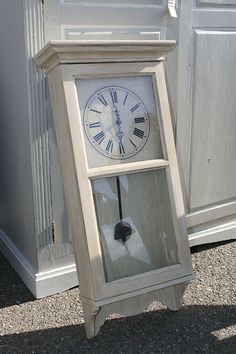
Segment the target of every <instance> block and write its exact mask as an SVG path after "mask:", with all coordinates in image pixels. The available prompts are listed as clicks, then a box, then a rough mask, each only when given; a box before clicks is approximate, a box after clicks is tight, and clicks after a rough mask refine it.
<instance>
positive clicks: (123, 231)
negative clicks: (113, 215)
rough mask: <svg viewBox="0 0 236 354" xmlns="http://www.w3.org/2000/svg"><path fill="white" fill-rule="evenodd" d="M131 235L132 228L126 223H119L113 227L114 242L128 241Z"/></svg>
mask: <svg viewBox="0 0 236 354" xmlns="http://www.w3.org/2000/svg"><path fill="white" fill-rule="evenodd" d="M131 234H132V227H131V226H130V224H129V223H128V222H126V221H120V222H118V223H117V224H116V226H115V235H114V239H115V240H117V241H118V240H122V242H123V243H125V242H126V241H128V239H129V238H130V236H131Z"/></svg>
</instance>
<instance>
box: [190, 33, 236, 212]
mask: <svg viewBox="0 0 236 354" xmlns="http://www.w3.org/2000/svg"><path fill="white" fill-rule="evenodd" d="M195 36H196V38H195V55H194V73H193V75H194V78H195V79H194V90H193V128H192V150H191V169H190V174H191V180H190V198H189V203H190V209H191V210H192V209H195V208H200V207H201V208H202V207H204V206H207V205H210V204H215V203H223V202H224V201H227V200H230V199H232V198H235V197H236V188H235V180H236V154H235V151H236V134H235V132H236V120H235V112H236V100H235V97H234V94H232V93H233V92H236V73H235V72H234V70H232V68H234V67H235V65H236V32H233V31H232V32H227V31H216V30H212V31H211V30H208V31H205V30H197V31H196V34H195Z"/></svg>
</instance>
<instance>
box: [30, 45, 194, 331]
mask: <svg viewBox="0 0 236 354" xmlns="http://www.w3.org/2000/svg"><path fill="white" fill-rule="evenodd" d="M116 44H117V45H116V46H115V45H114V46H112V50H114V53H117V52H120V53H119V54H121V53H122V52H124V46H123V44H122V43H121V42H117V43H116ZM140 44H141V45H140V48H139V47H138V46H137V47H136V46H134V47H132V43H130V45H131V47H132V48H134V51H139V53H138V56H139V57H140V58H141V57H143V62H141V63H136V62H134V63H130V58H126V57H125V59H126V61H127V62H126V63H124V60H125V59H123V60H121V62H120V63H119V64H118V63H117V61H116V60H114V61H115V63H114V64H107V63H103V64H100V65H96V64H91V65H89V64H88V65H86V66H84V65H83V64H77V65H68V64H67V65H58V66H57V67H56V68H54V69H53V70H51V71H50V72H49V74H48V78H49V85H50V92H51V99H52V109H53V113H54V121H55V126H56V133H57V142H58V147H59V157H60V161H61V166H62V172H63V178H64V188H65V195H66V201H67V207H68V211H69V217H70V219H69V220H70V225H71V228H72V235H73V240H74V246H75V252H76V261H77V266H78V275H79V282H80V289H81V297H82V302H83V305H84V311H85V319H86V327H87V329H88V328H89V327H90V326H91V324H92V323H94V318H95V317H96V316H97V311H96V308H97V305H98V302H99V304H100V305H99V306H101V307H103V306H104V301H105V303H106V304H109V303H115V302H116V301H118V298H119V296H122V297H123V298H122V300H125V298H126V294H127V293H129V296H128V297H132V296H136V294H137V293H136V292H138V294H137V295H140V294H143V293H145V292H150V291H151V289H152V290H157V289H158V288H159V289H160V288H165V287H168V286H169V285H170V284H172V285H173V284H174V288H173V289H172V290H173V291H174V293H175V292H176V294H177V292H178V290H177V288H176V287H175V286H177V284H181V283H185V281H186V279H189V278H190V277H191V273H192V270H191V261H190V253H189V248H188V242H187V237H186V225H185V223H184V207H183V200H182V196H181V189H180V180H179V173H178V165H177V158H176V153H175V147H174V139H173V133H172V128H171V118H170V109H169V105H168V97H167V92H166V86H165V76H164V68H163V65H162V63H160V60H163V59H160V58H156V56H154V57H153V60H152V62H151V63H148V62H146V61H145V59H147V58H149V55H150V54H149V52H147V51H146V49H145V43H144V42H141V43H140ZM149 44H150V43H149ZM163 44H164V43H163V42H161V43H160V46H161V47H162V48H163ZM166 44H168V43H166ZM169 44H171V42H169ZM52 45H53V44H52ZM55 45H56V46H57V43H55ZM63 45H65V46H66V43H64V44H63ZM71 45H72V43H68V48H69V49H70V52H71ZM106 45H108V46H109V47H110V43H107V42H106V43H103V44H102V47H104V46H106ZM153 45H155V44H154V43H153ZM158 45H159V42H158V41H157V42H156V47H157V48H158ZM73 46H74V54H75V53H76V52H77V55H78V58H80V56H81V55H82V54H83V53H81V48H80V43H74V44H73ZM165 47H168V46H165ZM77 49H78V50H77ZM88 49H89V47H88ZM91 50H94V46H93V43H92V46H91ZM48 51H49V47H48V46H47V47H46V48H45V53H41V54H40V55H39V56H37V57H36V58H35V60H36V61H37V60H38V62H39V63H40V64H41V65H43V66H44V67H45V68H48V63H47V60H50V56H47V53H48ZM70 52H69V53H68V55H70ZM65 53H66V52H65V51H64V54H63V60H62V62H63V63H64V58H65ZM114 53H113V54H114ZM124 53H125V52H124ZM103 55H104V59H102V58H101V59H100V61H101V62H106V59H107V55H109V56H110V53H108V52H107V51H106V50H105V51H104V52H103ZM114 56H115V55H114ZM118 57H120V55H118ZM133 57H134V60H135V59H136V57H137V55H136V53H134V56H133ZM42 58H44V60H45V64H44V62H43V61H42ZM78 61H80V60H79V59H78ZM154 61H156V65H154V64H153V62H154ZM147 73H148V74H149V75H151V77H152V80H153V81H152V82H153V92H154V97H155V102H156V107H157V110H158V117H157V119H158V123H159V129H160V136H161V143H162V151H164V157H165V159H166V160H167V161H168V164H169V166H168V167H166V163H165V161H164V164H163V166H161V163H160V161H159V167H162V169H163V170H165V169H166V173H164V175H163V174H162V178H160V173H161V172H160V171H161V170H158V172H157V174H158V176H159V178H157V176H156V175H155V181H154V180H153V179H151V180H148V181H147V183H145V184H147V187H146V188H147V191H146V192H147V193H146V194H145V195H142V190H141V188H140V184H143V181H142V176H145V178H146V176H147V175H148V174H149V176H150V175H151V176H152V177H153V172H148V173H147V172H142V170H141V168H140V169H139V172H137V175H136V174H135V173H136V170H135V165H136V164H135V163H134V164H133V167H134V169H133V174H131V169H129V173H130V174H129V175H128V177H127V176H125V174H124V173H125V172H126V164H123V165H122V169H123V170H122V174H123V176H122V177H121V179H122V187H124V184H123V180H125V178H131V179H133V176H134V179H135V181H133V182H132V183H131V184H130V186H129V188H130V189H131V192H132V190H133V193H132V194H133V195H134V196H135V195H136V196H139V197H138V200H137V202H135V199H134V200H132V198H128V197H127V195H125V193H124V188H122V192H121V193H122V197H123V199H124V200H125V202H124V213H125V215H129V214H130V213H131V219H133V220H132V222H134V228H135V227H137V224H138V229H140V230H138V231H140V233H141V234H145V236H144V237H142V236H141V241H142V242H143V243H144V244H145V247H143V246H142V247H141V253H140V254H141V256H142V258H143V256H144V253H145V249H147V255H148V257H149V258H151V261H150V262H149V264H150V265H151V268H150V267H148V268H145V267H143V263H142V262H143V259H142V260H141V263H142V264H141V267H140V262H137V260H138V257H137V253H136V254H135V255H134V261H133V260H132V257H129V256H128V258H127V264H126V266H127V267H129V268H130V267H131V266H133V270H132V271H131V273H128V274H126V273H124V268H123V269H120V266H121V265H122V264H119V265H118V277H117V274H116V270H115V268H113V269H111V267H112V266H113V265H117V264H116V263H115V262H110V259H109V257H111V252H110V251H111V250H112V247H111V248H110V249H109V247H108V252H107V253H106V250H105V248H103V250H102V247H101V240H102V241H105V237H102V236H101V240H100V239H99V227H101V228H102V227H103V223H105V224H106V225H107V224H109V223H112V222H113V219H112V218H114V217H116V211H117V206H115V205H114V203H113V200H111V203H110V207H108V210H105V209H104V208H101V205H100V207H98V206H99V204H101V203H102V204H103V203H104V198H103V197H104V195H103V196H102V199H100V194H99V193H100V192H99V188H100V187H101V180H99V178H97V179H96V181H95V182H94V189H95V202H96V203H97V214H99V218H100V219H101V223H100V224H99V225H97V221H96V219H97V218H96V210H95V207H94V199H93V193H92V186H91V181H90V178H89V171H90V169H89V167H88V159H87V152H86V147H85V139H86V137H85V134H84V132H83V121H82V119H81V111H80V106H79V100H78V94H79V93H77V89H76V80H77V79H81V77H83V78H87V79H89V78H94V77H97V78H99V77H104V74H105V75H108V74H109V75H110V76H111V77H112V76H113V77H129V76H139V75H140V76H143V75H147ZM59 97H60V99H58V98H59ZM97 158H98V159H99V155H98V156H97ZM157 161H158V160H157ZM146 162H147V161H146ZM128 166H129V167H130V166H131V164H128ZM109 167H110V169H114V170H115V169H116V166H109ZM139 167H141V166H139ZM146 167H147V166H146V165H145V164H144V166H143V171H145V169H146ZM149 167H150V166H149ZM100 169H102V167H100ZM106 169H107V167H106V166H105V170H106ZM163 170H162V171H163ZM101 173H102V171H101ZM154 174H155V173H154ZM163 176H165V177H163ZM96 177H99V176H98V175H97V176H96ZM140 178H141V180H140ZM163 178H164V179H163ZM113 179H114V178H113V177H112V178H111V179H110V188H111V189H112V188H113V187H114V180H113ZM136 179H138V180H136ZM160 179H161V180H160ZM155 183H157V185H158V187H157V191H156V193H155V192H154V193H153V191H152V188H151V186H154V185H155ZM98 187H99V188H98ZM163 193H164V194H165V195H163ZM126 194H127V193H126ZM166 195H168V197H166ZM134 198H135V197H134ZM145 198H146V199H145ZM141 200H144V201H145V200H146V203H145V204H146V205H147V208H148V205H149V204H150V205H151V209H152V218H150V220H145V221H148V222H145V223H144V220H143V219H142V217H141V210H140V209H139V208H138V207H137V204H138V202H140V201H141ZM157 200H158V201H157ZM96 203H95V204H96ZM157 203H158V205H159V208H158V210H159V213H160V215H159V216H157V215H156V214H155V213H156V212H157V210H156V208H154V204H155V207H156V204H157ZM102 206H103V205H102ZM163 208H164V209H165V210H166V212H163ZM103 209H104V210H103ZM137 210H138V213H137ZM101 213H102V214H101ZM153 213H154V214H155V215H156V217H155V216H154V214H153ZM109 215H110V217H109ZM146 215H150V214H149V213H148V214H146ZM107 217H108V219H109V220H107ZM137 218H138V219H137ZM145 219H146V217H145ZM167 219H168V220H167ZM169 219H170V220H172V222H170V220H169ZM157 220H158V221H159V223H158V226H157V224H156V221H157ZM141 221H142V222H141ZM148 225H149V226H150V229H148ZM156 228H158V231H159V234H160V235H158V236H160V237H159V238H158V240H159V242H157V241H158V240H157V239H156V237H157V236H156ZM164 232H166V234H168V235H167V237H163V233H164ZM138 233H139V232H138ZM147 234H148V236H147ZM161 234H162V236H161ZM104 243H105V242H103V244H104ZM160 245H161V246H160ZM158 247H159V248H158ZM153 249H156V252H153ZM158 249H159V251H158ZM102 252H103V253H106V254H107V255H108V261H107V260H106V259H105V264H106V266H105V271H104V259H103V255H102ZM139 261H140V260H139ZM130 265H131V266H130ZM109 271H111V273H109ZM106 275H107V276H106ZM169 295H170V294H169ZM170 297H171V296H170ZM181 297H182V295H181ZM174 302H175V301H174ZM88 304H89V305H88ZM170 306H172V305H170ZM176 306H177V307H178V301H177V298H176ZM174 307H175V306H174ZM177 307H176V309H177ZM113 308H114V307H113V306H112V305H111V306H110V310H109V311H111V312H112V311H113ZM122 308H123V309H124V310H125V303H124V302H123V303H122ZM133 311H136V310H135V309H134V308H133V309H132V311H131V312H133ZM95 334H96V333H94V332H92V334H91V335H95Z"/></svg>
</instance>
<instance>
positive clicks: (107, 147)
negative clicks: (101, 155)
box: [106, 139, 113, 152]
mask: <svg viewBox="0 0 236 354" xmlns="http://www.w3.org/2000/svg"><path fill="white" fill-rule="evenodd" d="M109 150H110V151H111V152H112V151H113V141H112V140H111V139H109V141H108V143H107V146H106V151H107V152H109Z"/></svg>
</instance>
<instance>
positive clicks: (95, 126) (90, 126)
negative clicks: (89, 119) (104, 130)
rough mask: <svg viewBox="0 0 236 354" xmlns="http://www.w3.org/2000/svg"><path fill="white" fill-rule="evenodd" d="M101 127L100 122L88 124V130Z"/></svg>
mask: <svg viewBox="0 0 236 354" xmlns="http://www.w3.org/2000/svg"><path fill="white" fill-rule="evenodd" d="M100 126H101V123H100V122H94V123H90V124H89V128H99V127H100Z"/></svg>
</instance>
